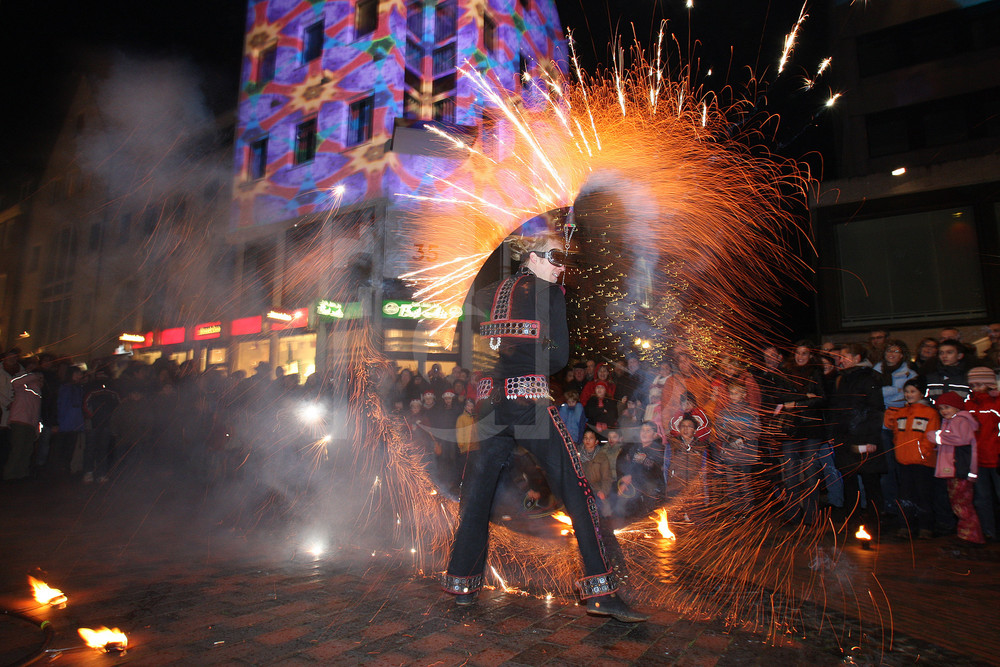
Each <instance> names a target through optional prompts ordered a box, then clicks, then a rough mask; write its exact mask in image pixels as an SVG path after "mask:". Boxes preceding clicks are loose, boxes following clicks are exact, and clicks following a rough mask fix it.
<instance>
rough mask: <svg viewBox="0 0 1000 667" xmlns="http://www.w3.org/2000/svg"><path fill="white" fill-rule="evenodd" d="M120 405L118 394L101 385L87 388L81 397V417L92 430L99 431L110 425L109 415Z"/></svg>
mask: <svg viewBox="0 0 1000 667" xmlns="http://www.w3.org/2000/svg"><path fill="white" fill-rule="evenodd" d="M119 403H121V399H120V398H119V397H118V394H117V393H116V392H115V391H114V390H112V389H111V388H110V387H107V386H106V385H104V384H103V383H101V384H94V385H92V386H90V387H89V388H88V391H87V393H86V395H84V397H83V416H84V417H85V418H86V420H87V422H88V423H89V424H90V428H92V429H95V430H97V429H101V428H104V427H106V426H110V424H111V415H113V414H114V412H115V408H117V407H118V404H119Z"/></svg>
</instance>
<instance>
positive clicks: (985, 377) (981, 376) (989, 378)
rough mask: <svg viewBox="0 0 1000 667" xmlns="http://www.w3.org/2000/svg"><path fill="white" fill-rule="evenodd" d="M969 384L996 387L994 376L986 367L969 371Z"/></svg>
mask: <svg viewBox="0 0 1000 667" xmlns="http://www.w3.org/2000/svg"><path fill="white" fill-rule="evenodd" d="M969 384H970V385H973V384H988V385H993V386H994V387H995V386H997V376H996V374H995V373H994V372H993V371H992V370H990V369H989V368H987V367H986V366H976V367H975V368H973V369H972V370H970V371H969Z"/></svg>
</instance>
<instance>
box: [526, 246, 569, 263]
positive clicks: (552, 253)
mask: <svg viewBox="0 0 1000 667" xmlns="http://www.w3.org/2000/svg"><path fill="white" fill-rule="evenodd" d="M531 254H532V255H538V256H539V257H544V258H545V259H547V260H549V264H551V265H552V266H566V258H567V255H566V251H565V250H556V249H555V248H551V249H549V250H546V251H545V252H541V251H539V250H532V251H531Z"/></svg>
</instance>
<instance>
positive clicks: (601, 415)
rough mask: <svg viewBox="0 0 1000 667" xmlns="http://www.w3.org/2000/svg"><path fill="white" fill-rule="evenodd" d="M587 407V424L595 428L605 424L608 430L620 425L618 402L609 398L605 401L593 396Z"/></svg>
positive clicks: (585, 409) (605, 398)
mask: <svg viewBox="0 0 1000 667" xmlns="http://www.w3.org/2000/svg"><path fill="white" fill-rule="evenodd" d="M586 405H587V407H586V408H584V411H585V412H586V413H587V423H589V424H593V425H594V426H597V425H598V424H604V425H605V426H606V427H608V428H614V427H615V426H617V425H618V401H616V400H615V399H613V398H610V397H607V396H606V397H604V398H603V399H600V398H597V396H591V397H590V400H589V401H587V404H586ZM600 428H603V427H600Z"/></svg>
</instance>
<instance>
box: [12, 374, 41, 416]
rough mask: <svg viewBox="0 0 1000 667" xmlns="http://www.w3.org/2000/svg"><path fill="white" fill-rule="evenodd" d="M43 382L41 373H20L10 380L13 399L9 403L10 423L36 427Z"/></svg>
mask: <svg viewBox="0 0 1000 667" xmlns="http://www.w3.org/2000/svg"><path fill="white" fill-rule="evenodd" d="M44 383H45V380H44V379H43V378H42V374H41V373H22V374H21V375H15V376H14V377H13V378H12V379H11V383H10V384H11V388H12V389H13V395H14V397H13V399H11V402H10V408H9V410H10V423H11V424H27V425H28V426H34V427H37V426H38V420H39V418H40V416H41V414H42V385H43V384H44Z"/></svg>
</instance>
